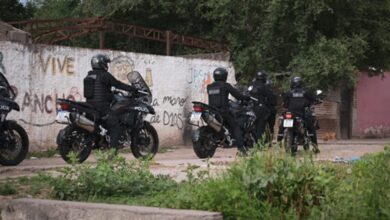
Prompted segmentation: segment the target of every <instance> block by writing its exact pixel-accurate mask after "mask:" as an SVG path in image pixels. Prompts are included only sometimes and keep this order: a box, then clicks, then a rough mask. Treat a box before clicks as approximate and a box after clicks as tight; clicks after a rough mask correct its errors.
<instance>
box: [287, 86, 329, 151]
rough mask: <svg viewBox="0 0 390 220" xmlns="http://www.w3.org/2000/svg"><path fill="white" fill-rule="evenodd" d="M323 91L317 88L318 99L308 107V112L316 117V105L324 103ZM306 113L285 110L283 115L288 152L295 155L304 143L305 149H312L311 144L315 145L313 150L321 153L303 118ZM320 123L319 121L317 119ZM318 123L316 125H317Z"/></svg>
mask: <svg viewBox="0 0 390 220" xmlns="http://www.w3.org/2000/svg"><path fill="white" fill-rule="evenodd" d="M321 94H322V91H321V90H317V92H316V95H317V101H316V102H315V103H314V104H313V105H312V106H310V107H308V108H306V110H305V112H306V114H312V116H313V117H315V113H314V108H315V105H317V104H321V103H322V98H323V96H322V95H321ZM303 117H304V115H299V114H296V113H293V112H285V113H284V114H283V116H282V118H281V119H282V123H283V128H284V147H285V150H286V152H288V153H291V154H292V155H295V154H296V153H297V151H298V146H299V145H303V149H304V150H305V151H309V150H310V146H312V147H313V149H312V150H313V152H315V153H319V149H318V146H317V145H316V144H313V143H312V141H311V138H310V135H311V134H309V132H308V130H307V126H306V121H305V119H304V118H303ZM315 123H316V124H317V125H318V121H315ZM317 125H316V126H315V127H317Z"/></svg>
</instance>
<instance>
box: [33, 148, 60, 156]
mask: <svg viewBox="0 0 390 220" xmlns="http://www.w3.org/2000/svg"><path fill="white" fill-rule="evenodd" d="M55 154H58V150H57V149H55V148H51V149H48V150H45V151H32V152H29V153H28V154H27V158H32V157H35V158H50V157H53V156H54V155H55Z"/></svg>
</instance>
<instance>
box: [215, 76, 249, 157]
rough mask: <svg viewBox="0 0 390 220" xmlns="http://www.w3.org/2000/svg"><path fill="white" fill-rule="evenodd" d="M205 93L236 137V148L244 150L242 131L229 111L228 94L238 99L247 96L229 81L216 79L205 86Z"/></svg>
mask: <svg viewBox="0 0 390 220" xmlns="http://www.w3.org/2000/svg"><path fill="white" fill-rule="evenodd" d="M207 93H208V95H209V105H211V106H213V107H215V108H217V109H219V111H220V113H221V115H222V117H223V120H224V121H225V122H226V123H227V125H228V126H229V128H230V129H231V131H232V135H233V138H234V139H236V144H237V148H238V150H240V151H241V152H245V149H244V147H243V143H244V140H243V139H244V138H243V136H244V135H243V132H242V130H241V128H240V126H238V123H237V121H236V120H235V118H234V117H233V115H232V114H231V113H230V111H229V108H230V106H229V94H231V95H232V96H233V97H235V98H236V99H239V100H246V99H247V97H246V96H244V95H242V94H241V93H240V92H239V91H238V90H237V89H235V88H234V87H233V86H232V85H230V84H229V83H226V82H223V81H216V82H213V83H211V84H210V85H208V86H207Z"/></svg>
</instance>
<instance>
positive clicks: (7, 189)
mask: <svg viewBox="0 0 390 220" xmlns="http://www.w3.org/2000/svg"><path fill="white" fill-rule="evenodd" d="M17 192H18V190H17V188H16V187H15V186H14V185H13V184H12V183H11V182H9V181H6V182H1V183H0V195H3V196H6V195H13V194H16V193H17Z"/></svg>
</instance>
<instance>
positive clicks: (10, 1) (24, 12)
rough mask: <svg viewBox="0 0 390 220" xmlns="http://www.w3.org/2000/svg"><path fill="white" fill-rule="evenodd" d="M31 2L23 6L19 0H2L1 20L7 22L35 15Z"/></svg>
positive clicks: (0, 5) (0, 8) (0, 7)
mask: <svg viewBox="0 0 390 220" xmlns="http://www.w3.org/2000/svg"><path fill="white" fill-rule="evenodd" d="M33 10H34V9H33V7H32V5H31V4H27V5H26V6H23V4H22V3H20V2H19V1H18V0H1V4H0V20H3V21H5V22H8V21H18V20H24V19H29V18H31V17H32V16H33Z"/></svg>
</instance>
